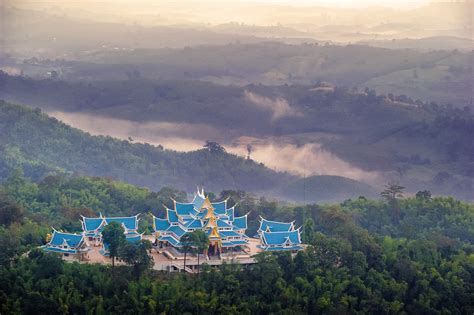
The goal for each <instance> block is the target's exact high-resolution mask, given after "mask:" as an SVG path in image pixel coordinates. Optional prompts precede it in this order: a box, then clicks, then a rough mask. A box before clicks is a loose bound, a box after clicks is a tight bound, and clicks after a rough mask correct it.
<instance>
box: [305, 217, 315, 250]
mask: <svg viewBox="0 0 474 315" xmlns="http://www.w3.org/2000/svg"><path fill="white" fill-rule="evenodd" d="M313 239H314V221H313V219H311V218H308V219H306V221H304V226H303V243H306V244H311V243H312V242H313Z"/></svg>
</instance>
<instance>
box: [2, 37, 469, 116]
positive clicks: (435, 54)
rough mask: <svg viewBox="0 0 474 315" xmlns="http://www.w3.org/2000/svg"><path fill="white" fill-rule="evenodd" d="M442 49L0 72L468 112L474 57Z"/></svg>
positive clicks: (246, 52)
mask: <svg viewBox="0 0 474 315" xmlns="http://www.w3.org/2000/svg"><path fill="white" fill-rule="evenodd" d="M433 41H434V42H432V43H431V44H430V43H426V44H427V45H437V44H436V42H437V40H436V39H434V40H433ZM397 43H398V41H397ZM414 43H416V42H414ZM420 43H421V42H420ZM414 45H415V44H414ZM420 45H423V44H420ZM441 47H442V46H440V48H441ZM440 48H438V49H436V51H434V50H433V51H426V50H423V51H418V50H414V49H386V48H378V47H370V46H365V45H345V46H341V45H318V44H300V45H288V44H284V43H281V42H275V41H274V42H258V43H245V42H242V43H235V42H232V44H225V45H219V46H216V45H212V46H197V47H186V48H184V49H138V48H134V49H133V50H130V49H114V48H113V47H112V48H110V49H109V48H107V49H102V48H101V49H96V50H93V51H90V52H87V53H78V54H77V55H74V56H71V57H70V58H68V59H69V61H67V60H63V59H58V60H51V58H50V60H39V59H37V58H27V59H26V60H25V61H24V60H23V59H21V61H12V62H8V63H7V62H3V63H2V61H1V59H0V69H2V68H3V69H6V70H5V71H10V73H17V74H19V73H22V72H23V74H24V75H26V76H30V77H34V78H44V77H47V76H49V74H50V72H51V71H52V70H54V71H56V73H57V74H58V75H57V77H59V78H60V79H63V80H74V81H97V80H130V79H137V78H147V79H152V80H189V79H191V80H201V81H210V82H213V83H217V84H221V85H238V86H245V85H247V84H265V85H283V84H304V85H311V84H316V83H318V82H320V81H326V82H331V83H333V84H336V85H339V86H346V87H353V86H357V87H359V88H361V89H364V88H365V87H370V88H376V89H377V90H379V89H383V91H384V92H386V93H392V94H400V95H401V94H404V95H407V96H409V97H411V98H413V99H420V100H422V101H433V102H437V103H450V104H452V105H453V106H456V107H464V106H466V105H468V106H469V105H470V104H471V100H472V86H473V85H474V76H473V75H472V74H473V70H472V60H473V56H474V55H473V53H472V52H471V51H467V52H463V51H462V50H461V51H459V50H458V51H456V50H454V49H452V48H449V49H448V50H440ZM71 59H72V60H71Z"/></svg>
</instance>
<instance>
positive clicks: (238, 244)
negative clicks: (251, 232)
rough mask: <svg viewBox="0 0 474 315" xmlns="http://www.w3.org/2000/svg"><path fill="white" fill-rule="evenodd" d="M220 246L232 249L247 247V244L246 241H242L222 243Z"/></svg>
mask: <svg viewBox="0 0 474 315" xmlns="http://www.w3.org/2000/svg"><path fill="white" fill-rule="evenodd" d="M221 245H222V246H223V247H234V246H241V245H247V242H246V241H242V240H236V241H225V242H222V243H221Z"/></svg>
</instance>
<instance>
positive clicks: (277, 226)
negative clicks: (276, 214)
mask: <svg viewBox="0 0 474 315" xmlns="http://www.w3.org/2000/svg"><path fill="white" fill-rule="evenodd" d="M292 228H293V223H285V222H277V221H269V220H265V219H264V218H262V220H261V221H260V228H259V229H258V230H259V231H260V232H262V231H265V232H267V230H268V231H270V232H288V231H290V230H291V229H292Z"/></svg>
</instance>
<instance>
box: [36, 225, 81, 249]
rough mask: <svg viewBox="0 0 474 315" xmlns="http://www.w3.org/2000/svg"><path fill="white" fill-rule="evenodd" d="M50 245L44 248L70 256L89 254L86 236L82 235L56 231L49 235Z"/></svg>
mask: <svg viewBox="0 0 474 315" xmlns="http://www.w3.org/2000/svg"><path fill="white" fill-rule="evenodd" d="M48 239H49V241H48V243H47V244H46V245H44V246H43V247H42V248H43V249H44V250H46V251H50V252H56V253H60V254H63V255H64V256H69V255H82V254H84V253H86V252H87V248H86V244H85V242H84V236H83V235H82V234H72V233H64V232H59V231H56V230H55V229H54V228H53V234H52V235H48Z"/></svg>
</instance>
